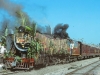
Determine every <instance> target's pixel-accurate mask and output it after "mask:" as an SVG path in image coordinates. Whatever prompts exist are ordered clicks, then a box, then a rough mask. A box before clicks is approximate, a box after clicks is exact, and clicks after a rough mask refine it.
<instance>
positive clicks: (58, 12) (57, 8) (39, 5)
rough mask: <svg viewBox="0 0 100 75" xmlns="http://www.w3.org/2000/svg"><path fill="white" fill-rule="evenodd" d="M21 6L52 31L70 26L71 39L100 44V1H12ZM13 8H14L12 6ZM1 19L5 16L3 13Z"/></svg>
mask: <svg viewBox="0 0 100 75" xmlns="http://www.w3.org/2000/svg"><path fill="white" fill-rule="evenodd" d="M11 1H13V2H15V3H18V4H21V5H22V6H23V10H24V11H25V12H26V13H27V14H28V15H29V16H30V18H31V20H34V21H35V22H37V24H41V25H50V26H51V27H52V29H53V28H54V27H55V25H57V24H58V23H63V24H69V28H68V30H67V32H68V34H69V36H70V38H73V39H76V40H80V39H83V41H84V42H85V43H94V44H99V43H100V33H99V29H100V0H11ZM12 7H13V6H12ZM0 12H1V14H0V17H1V19H2V15H3V16H5V13H4V12H3V11H1V10H0Z"/></svg>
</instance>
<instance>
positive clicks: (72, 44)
mask: <svg viewBox="0 0 100 75" xmlns="http://www.w3.org/2000/svg"><path fill="white" fill-rule="evenodd" d="M73 48H74V42H73V41H71V43H70V55H72V53H73Z"/></svg>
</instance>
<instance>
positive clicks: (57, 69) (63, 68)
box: [0, 57, 99, 75]
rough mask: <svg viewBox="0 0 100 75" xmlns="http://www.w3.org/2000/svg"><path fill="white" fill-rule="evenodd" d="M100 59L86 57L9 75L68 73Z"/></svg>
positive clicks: (1, 74)
mask: <svg viewBox="0 0 100 75" xmlns="http://www.w3.org/2000/svg"><path fill="white" fill-rule="evenodd" d="M96 61H99V57H97V58H91V59H86V60H82V61H76V62H72V63H69V64H63V65H62V64H58V65H53V66H48V67H45V68H40V69H38V70H35V69H33V70H32V71H29V72H24V71H18V72H17V73H12V74H11V73H9V72H10V71H8V75H66V74H67V73H69V72H72V71H74V70H76V69H77V68H81V67H84V66H86V65H88V64H90V63H93V62H96ZM68 69H69V70H68ZM4 73H6V72H1V73H0V75H3V74H4Z"/></svg>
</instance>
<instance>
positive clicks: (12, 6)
mask: <svg viewBox="0 0 100 75" xmlns="http://www.w3.org/2000/svg"><path fill="white" fill-rule="evenodd" d="M0 8H1V9H4V10H6V11H7V12H8V13H9V14H10V15H13V16H16V12H17V11H19V10H22V6H21V5H19V4H16V3H13V2H10V0H0Z"/></svg>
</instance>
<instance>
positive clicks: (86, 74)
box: [66, 60, 100, 75]
mask: <svg viewBox="0 0 100 75" xmlns="http://www.w3.org/2000/svg"><path fill="white" fill-rule="evenodd" d="M97 66H100V60H99V61H96V62H93V63H91V64H89V65H86V66H84V67H81V68H78V69H76V70H74V71H72V72H70V73H68V74H66V75H91V74H90V72H91V71H92V70H93V69H95V68H96V67H97ZM92 75H93V74H92Z"/></svg>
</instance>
